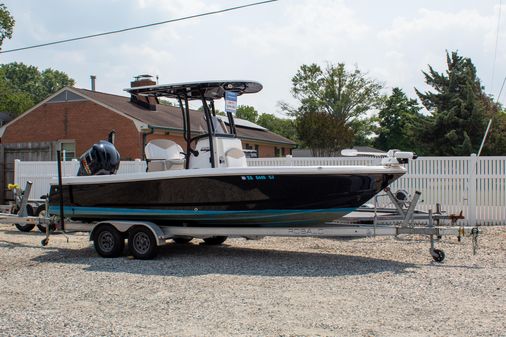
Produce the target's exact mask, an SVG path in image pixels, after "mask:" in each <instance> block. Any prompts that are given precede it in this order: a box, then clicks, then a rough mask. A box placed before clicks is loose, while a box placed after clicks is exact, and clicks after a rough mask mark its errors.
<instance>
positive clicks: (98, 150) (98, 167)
mask: <svg viewBox="0 0 506 337" xmlns="http://www.w3.org/2000/svg"><path fill="white" fill-rule="evenodd" d="M79 162H80V166H79V171H78V172H77V175H78V176H94V175H110V174H116V172H117V171H118V168H119V163H120V155H119V152H118V151H117V150H116V147H115V146H114V145H113V144H112V143H110V142H108V141H105V140H101V141H100V142H99V143H97V144H94V145H93V146H92V147H91V148H89V149H88V150H87V151H86V152H85V153H84V154H83V155H82V156H81V157H80V158H79Z"/></svg>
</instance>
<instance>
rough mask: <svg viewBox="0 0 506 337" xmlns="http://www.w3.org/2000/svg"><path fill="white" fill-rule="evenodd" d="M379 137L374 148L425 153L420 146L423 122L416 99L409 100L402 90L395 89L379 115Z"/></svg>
mask: <svg viewBox="0 0 506 337" xmlns="http://www.w3.org/2000/svg"><path fill="white" fill-rule="evenodd" d="M378 118H379V129H378V137H377V138H376V140H375V141H374V146H375V147H377V148H379V149H381V150H385V151H388V150H389V149H401V150H406V151H415V152H417V153H420V152H423V147H421V146H419V145H420V142H419V139H418V131H419V130H420V127H421V124H422V122H423V116H422V114H420V107H419V106H418V102H417V101H416V100H415V99H409V98H408V97H406V94H405V93H404V92H403V91H402V89H400V88H393V89H392V94H391V95H390V96H388V98H387V99H386V100H385V105H384V106H383V108H382V109H381V110H380V112H379V114H378Z"/></svg>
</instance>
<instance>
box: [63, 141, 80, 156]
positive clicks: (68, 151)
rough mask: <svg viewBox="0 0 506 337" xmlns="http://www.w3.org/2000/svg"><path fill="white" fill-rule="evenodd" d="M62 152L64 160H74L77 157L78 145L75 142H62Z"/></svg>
mask: <svg viewBox="0 0 506 337" xmlns="http://www.w3.org/2000/svg"><path fill="white" fill-rule="evenodd" d="M60 151H61V152H62V160H72V159H74V158H77V157H76V143H75V142H74V141H61V142H60Z"/></svg>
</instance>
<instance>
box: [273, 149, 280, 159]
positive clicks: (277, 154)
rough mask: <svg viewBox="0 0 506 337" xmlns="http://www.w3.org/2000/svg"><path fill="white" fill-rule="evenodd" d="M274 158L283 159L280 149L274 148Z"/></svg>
mask: <svg viewBox="0 0 506 337" xmlns="http://www.w3.org/2000/svg"><path fill="white" fill-rule="evenodd" d="M274 157H281V149H280V148H279V147H275V148H274Z"/></svg>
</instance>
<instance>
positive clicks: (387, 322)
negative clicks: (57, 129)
mask: <svg viewBox="0 0 506 337" xmlns="http://www.w3.org/2000/svg"><path fill="white" fill-rule="evenodd" d="M42 238H43V236H42V234H37V233H35V232H33V233H29V234H24V233H23V234H22V233H20V232H18V231H17V230H16V229H15V228H13V227H2V228H0V335H11V336H15V335H39V336H48V335H51V336H63V335H65V336H70V335H76V336H83V335H101V336H105V335H121V336H128V335H132V336H134V335H137V336H150V335H153V336H156V335H158V336H162V335H165V336H167V335H183V336H204V335H206V336H211V335H212V336H214V335H216V336H231V335H252V336H259V335H261V336H265V335H269V336H278V335H281V336H291V335H321V336H327V335H330V336H335V335H342V336H344V335H345V336H506V319H505V317H506V243H505V242H506V227H502V228H492V227H487V228H484V233H483V234H482V235H481V237H480V249H479V251H478V255H476V256H473V255H472V249H471V241H470V239H465V240H464V241H463V242H462V243H458V242H457V240H456V238H454V237H447V238H443V240H442V241H441V242H440V243H439V244H438V248H441V249H444V250H445V252H446V255H447V257H446V260H445V262H444V263H442V264H439V263H435V262H432V258H431V257H430V256H429V253H428V247H429V243H428V241H427V240H426V239H425V238H421V237H401V238H398V239H395V238H391V237H389V238H385V237H384V238H368V239H359V240H350V241H335V240H330V239H312V238H265V239H263V240H260V241H246V240H242V239H230V240H228V241H226V243H225V244H224V245H223V246H220V247H210V246H205V245H202V244H200V243H199V240H194V242H192V244H189V245H176V244H170V245H168V246H165V247H162V249H161V252H160V254H159V256H158V258H157V259H156V260H153V261H138V260H132V259H130V258H128V257H126V256H125V257H121V258H117V259H104V258H101V257H98V256H97V254H96V253H95V251H94V249H93V247H92V246H91V244H90V243H89V242H88V240H87V236H86V235H85V234H75V235H71V236H70V237H69V240H70V241H69V242H68V243H67V242H66V240H65V238H64V237H63V236H62V235H55V236H53V237H52V238H51V240H50V243H49V246H48V247H45V248H41V247H40V245H39V244H40V240H41V239H42Z"/></svg>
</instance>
